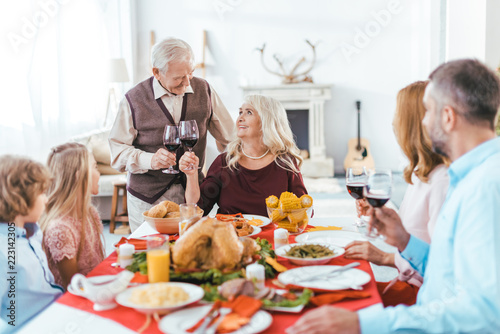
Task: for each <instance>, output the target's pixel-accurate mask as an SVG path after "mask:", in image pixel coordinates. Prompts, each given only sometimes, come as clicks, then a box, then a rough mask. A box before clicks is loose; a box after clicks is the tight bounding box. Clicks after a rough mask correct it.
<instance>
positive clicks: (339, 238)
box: [295, 230, 368, 248]
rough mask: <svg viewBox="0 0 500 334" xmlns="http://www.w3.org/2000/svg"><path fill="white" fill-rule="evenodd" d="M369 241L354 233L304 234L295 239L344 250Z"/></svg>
mask: <svg viewBox="0 0 500 334" xmlns="http://www.w3.org/2000/svg"><path fill="white" fill-rule="evenodd" d="M355 240H358V241H367V240H368V239H367V238H366V237H365V236H364V235H362V234H361V233H358V232H352V231H341V230H340V231H328V230H326V231H314V232H307V233H302V234H300V235H298V236H296V237H295V242H320V243H327V244H332V245H334V246H338V247H342V248H344V247H345V246H347V245H348V244H350V243H351V242H353V241H355Z"/></svg>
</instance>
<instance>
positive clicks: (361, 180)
mask: <svg viewBox="0 0 500 334" xmlns="http://www.w3.org/2000/svg"><path fill="white" fill-rule="evenodd" d="M367 181H368V174H367V172H366V168H365V167H351V168H348V169H347V171H346V173H345V184H346V187H347V191H348V192H349V195H351V197H352V198H354V199H356V200H357V199H362V198H363V188H364V187H365V186H366V183H367ZM353 224H354V225H356V226H358V227H361V226H364V225H365V224H366V223H365V222H364V221H363V219H361V218H356V220H355V222H354V223H353Z"/></svg>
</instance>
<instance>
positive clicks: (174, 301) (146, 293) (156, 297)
mask: <svg viewBox="0 0 500 334" xmlns="http://www.w3.org/2000/svg"><path fill="white" fill-rule="evenodd" d="M188 299H189V295H188V293H187V292H186V291H184V289H183V288H181V287H178V286H172V285H170V284H169V283H154V284H149V285H148V286H147V287H145V288H143V289H135V290H134V291H132V294H131V295H130V299H129V301H130V302H132V303H134V304H137V305H141V306H147V307H164V306H175V305H178V304H181V303H183V302H185V301H187V300H188Z"/></svg>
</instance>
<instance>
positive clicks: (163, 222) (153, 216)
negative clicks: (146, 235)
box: [142, 201, 203, 234]
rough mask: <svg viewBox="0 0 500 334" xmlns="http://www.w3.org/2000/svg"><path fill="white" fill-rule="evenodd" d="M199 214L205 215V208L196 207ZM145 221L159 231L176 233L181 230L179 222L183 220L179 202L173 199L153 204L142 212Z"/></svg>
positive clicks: (200, 215)
mask: <svg viewBox="0 0 500 334" xmlns="http://www.w3.org/2000/svg"><path fill="white" fill-rule="evenodd" d="M196 209H197V211H198V216H199V217H200V218H201V217H202V216H203V210H202V209H200V208H196ZM142 217H143V218H144V221H146V222H147V223H148V224H149V225H150V226H151V227H152V228H154V229H156V230H157V231H158V232H159V233H164V234H174V233H178V232H179V222H180V221H181V214H180V210H179V204H177V203H174V202H171V201H163V202H161V203H159V204H157V205H155V206H153V207H152V208H151V209H149V210H148V211H145V212H144V213H143V214H142Z"/></svg>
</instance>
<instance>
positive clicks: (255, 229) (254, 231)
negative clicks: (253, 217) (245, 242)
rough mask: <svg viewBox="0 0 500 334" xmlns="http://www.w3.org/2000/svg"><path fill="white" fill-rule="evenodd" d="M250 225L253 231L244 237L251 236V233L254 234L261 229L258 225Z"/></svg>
mask: <svg viewBox="0 0 500 334" xmlns="http://www.w3.org/2000/svg"><path fill="white" fill-rule="evenodd" d="M252 227H253V232H252V233H250V234H249V235H245V237H251V236H252V235H256V234H259V233H260V232H262V229H261V228H260V227H258V226H252Z"/></svg>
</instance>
